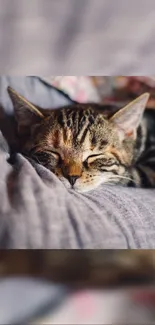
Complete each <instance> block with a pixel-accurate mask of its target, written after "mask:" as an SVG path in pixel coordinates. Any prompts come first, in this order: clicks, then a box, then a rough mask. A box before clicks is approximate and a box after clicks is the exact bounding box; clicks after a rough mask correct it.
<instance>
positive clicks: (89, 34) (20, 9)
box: [0, 0, 155, 76]
mask: <svg viewBox="0 0 155 325" xmlns="http://www.w3.org/2000/svg"><path fill="white" fill-rule="evenodd" d="M0 8H1V10H0V44H1V45H0V51H1V60H0V71H1V73H2V74H19V73H20V74H22V75H27V74H30V75H35V74H40V75H46V76H47V75H49V73H51V72H52V73H53V74H56V75H62V74H64V75H65V74H66V75H68V74H71V75H72V74H75V75H78V74H82V75H86V74H93V75H94V74H95V75H98V74H103V75H118V74H119V75H120V74H121V75H122V74H124V75H125V74H140V75H145V74H151V75H152V67H153V66H154V51H155V42H154V29H155V19H154V13H155V2H154V0H147V1H145V0H136V1H135V0H130V3H129V1H128V0H123V1H122V0H117V1H113V0H97V1H96V0H78V1H77V0H46V1H45V0H27V1H25V0H11V1H10V0H5V1H3V0H0Z"/></svg>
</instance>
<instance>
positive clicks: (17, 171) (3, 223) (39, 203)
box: [0, 78, 155, 249]
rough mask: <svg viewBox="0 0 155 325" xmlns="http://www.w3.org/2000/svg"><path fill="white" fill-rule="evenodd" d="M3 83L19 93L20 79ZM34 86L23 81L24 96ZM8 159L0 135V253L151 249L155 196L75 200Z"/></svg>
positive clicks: (93, 195) (127, 192)
mask: <svg viewBox="0 0 155 325" xmlns="http://www.w3.org/2000/svg"><path fill="white" fill-rule="evenodd" d="M24 80H26V82H25V84H24ZM35 80H36V79H35ZM7 82H8V83H11V84H12V86H13V84H14V87H15V88H16V89H17V87H16V86H17V84H18V85H19V83H20V82H21V79H20V80H19V79H18V78H17V79H16V78H12V79H9V80H8V79H6V78H4V79H3V78H2V79H1V84H5V85H6V84H7ZM33 82H34V79H33V78H28V79H26V78H23V84H22V85H23V93H24V89H28V87H26V83H29V86H30V84H31V83H33ZM38 84H40V87H41V81H39V80H38ZM38 84H36V87H35V92H33V96H34V94H36V98H35V99H34V100H33V102H35V103H37V98H38V99H39V93H38V92H37V89H40V88H38ZM42 87H46V85H43V84H42ZM50 91H51V90H50ZM2 92H3V87H1V93H2ZM29 98H30V96H29ZM48 98H49V97H48ZM46 100H47V98H46ZM50 100H51V99H50ZM4 102H5V101H3V104H4ZM7 158H8V150H7V145H6V143H5V144H4V139H3V138H2V135H1V140H0V170H1V180H0V246H1V248H66V249H67V248H155V190H142V189H141V190H140V189H131V188H130V189H129V188H123V187H117V186H116V187H115V186H104V185H103V186H101V187H100V188H98V189H96V190H94V191H91V192H88V193H87V194H79V193H76V192H75V191H73V190H70V191H68V190H67V189H66V188H65V187H64V185H63V184H62V183H61V182H60V181H59V180H58V178H57V177H56V176H55V175H54V174H52V173H51V172H50V171H48V170H46V169H45V168H44V167H42V166H40V165H37V164H35V165H34V166H33V165H32V164H31V163H30V162H29V161H28V160H26V159H25V158H24V157H23V156H21V155H20V154H17V156H16V159H15V162H14V165H13V166H11V165H10V164H9V163H8V162H7Z"/></svg>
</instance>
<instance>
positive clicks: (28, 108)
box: [7, 87, 44, 133]
mask: <svg viewBox="0 0 155 325" xmlns="http://www.w3.org/2000/svg"><path fill="white" fill-rule="evenodd" d="M7 90H8V94H9V96H10V99H11V101H12V104H13V107H14V113H15V119H16V122H17V125H18V131H21V132H22V133H23V132H24V130H26V129H27V128H30V127H31V126H32V125H34V124H38V123H39V122H40V121H41V120H42V119H43V118H44V115H43V114H42V112H40V110H39V109H38V108H36V107H35V106H34V105H33V104H31V103H30V102H29V101H28V100H26V99H25V98H24V97H23V96H21V95H19V94H18V93H17V92H16V91H15V90H14V89H12V88H11V87H8V88H7ZM21 132H20V133H21Z"/></svg>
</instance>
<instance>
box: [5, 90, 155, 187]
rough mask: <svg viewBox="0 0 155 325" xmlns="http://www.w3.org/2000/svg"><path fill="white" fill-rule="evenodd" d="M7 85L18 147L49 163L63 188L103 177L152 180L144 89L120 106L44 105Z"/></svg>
mask: <svg viewBox="0 0 155 325" xmlns="http://www.w3.org/2000/svg"><path fill="white" fill-rule="evenodd" d="M8 91H9V94H10V97H11V99H12V102H13V105H14V109H15V117H16V121H17V128H18V135H19V143H20V146H19V150H20V152H22V153H23V154H24V155H25V156H27V157H30V158H33V159H35V160H36V161H37V162H38V163H40V164H42V165H44V166H45V167H46V168H48V169H50V170H51V171H52V172H53V173H55V174H56V175H57V176H58V177H59V179H60V180H61V181H62V182H63V183H64V185H65V186H66V187H67V188H74V189H75V190H77V191H81V192H84V191H88V190H92V189H94V188H95V187H97V186H98V185H100V184H103V183H104V184H112V185H114V184H119V185H127V186H128V185H129V186H142V187H154V186H155V167H154V161H155V145H154V147H152V144H151V145H149V146H147V144H148V143H149V141H148V135H149V132H148V131H147V124H146V123H145V119H144V118H142V116H143V112H144V109H145V105H146V103H147V99H148V94H144V95H142V96H141V97H139V98H138V99H137V100H136V101H135V102H133V103H131V104H129V105H128V106H127V107H125V108H123V109H120V110H118V108H117V107H110V106H109V107H108V106H106V105H104V106H100V105H97V104H77V105H76V104H75V105H71V106H68V107H64V108H60V109H57V110H43V109H39V108H37V107H34V105H32V104H31V103H29V102H28V101H27V100H26V99H25V98H23V97H22V96H20V95H19V94H17V93H16V92H15V91H14V90H13V89H11V88H9V89H8ZM134 114H135V115H134ZM130 120H131V121H130ZM146 146H147V151H146ZM151 148H152V149H151Z"/></svg>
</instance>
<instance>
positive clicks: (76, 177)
mask: <svg viewBox="0 0 155 325" xmlns="http://www.w3.org/2000/svg"><path fill="white" fill-rule="evenodd" d="M79 177H80V176H78V175H74V176H69V175H68V176H67V178H68V180H69V182H70V184H71V185H72V186H73V185H74V184H75V182H76V180H77V179H78V178H79Z"/></svg>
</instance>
